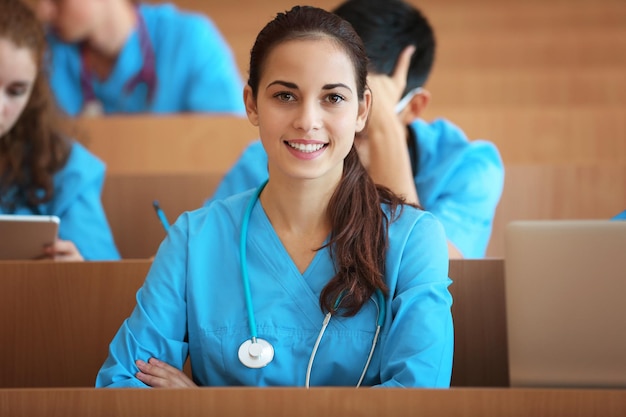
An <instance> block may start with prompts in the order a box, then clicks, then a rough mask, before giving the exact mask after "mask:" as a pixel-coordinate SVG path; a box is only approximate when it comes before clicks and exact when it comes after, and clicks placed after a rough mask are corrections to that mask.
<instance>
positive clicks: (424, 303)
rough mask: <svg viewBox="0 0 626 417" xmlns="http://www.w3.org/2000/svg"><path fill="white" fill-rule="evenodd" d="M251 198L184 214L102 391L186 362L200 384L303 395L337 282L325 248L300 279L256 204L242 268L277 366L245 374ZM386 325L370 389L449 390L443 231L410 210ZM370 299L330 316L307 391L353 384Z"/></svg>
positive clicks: (394, 255) (361, 360)
mask: <svg viewBox="0 0 626 417" xmlns="http://www.w3.org/2000/svg"><path fill="white" fill-rule="evenodd" d="M252 194H253V190H250V191H249V192H245V193H241V194H238V195H235V196H232V197H230V198H228V199H225V200H221V201H216V202H214V203H213V204H211V205H210V206H209V207H206V208H201V209H199V210H196V211H193V212H188V213H184V214H183V215H181V217H180V218H179V219H178V220H177V221H176V223H175V224H174V225H173V226H172V228H171V229H170V232H169V234H168V236H167V237H166V239H165V240H164V241H163V243H162V244H161V246H160V248H159V251H158V253H157V255H156V258H155V259H154V263H153V265H152V268H151V269H150V272H149V273H148V276H147V278H146V280H145V283H144V285H143V286H142V288H141V289H140V290H139V291H138V293H137V297H136V298H137V306H136V307H135V309H134V311H133V312H132V314H131V316H130V317H129V318H128V319H126V320H125V321H124V323H123V324H122V326H121V328H120V329H119V331H118V333H117V334H116V335H115V337H114V339H113V341H112V343H111V345H110V348H109V356H108V358H107V359H106V361H105V363H104V365H103V366H102V368H101V369H100V372H99V374H98V376H97V379H96V386H98V387H106V386H108V387H131V386H137V387H141V386H145V385H144V384H143V383H142V382H141V381H139V380H138V379H136V378H135V377H134V375H135V373H136V372H138V368H137V367H136V366H135V360H137V359H141V360H144V361H147V360H148V359H149V358H151V357H155V358H158V359H160V360H162V361H165V362H167V363H169V364H171V365H173V366H175V367H177V368H178V369H182V366H183V363H184V362H185V360H186V358H187V355H188V354H189V357H190V360H191V365H192V372H193V377H194V380H195V382H196V383H197V384H199V385H201V386H303V385H304V383H305V376H306V369H307V363H308V361H309V356H310V354H311V352H312V349H313V346H314V344H315V340H316V338H317V335H318V333H319V331H320V328H321V326H322V321H323V320H324V314H323V313H322V311H321V309H320V306H319V296H320V293H321V291H322V288H323V287H324V286H325V285H326V283H327V282H328V281H329V280H330V279H331V278H332V276H334V270H335V269H334V264H333V262H332V260H331V258H330V254H329V250H328V249H323V250H320V251H318V252H317V253H316V255H315V257H314V259H313V260H312V262H311V264H310V265H309V266H308V268H307V269H306V271H305V272H304V273H303V274H301V273H300V272H299V270H298V268H297V267H296V266H295V264H294V263H293V261H292V260H291V258H290V257H289V255H288V253H287V251H286V249H285V248H284V246H283V245H282V243H281V241H280V239H279V237H278V235H277V234H276V232H275V231H274V229H273V228H272V225H271V223H270V221H269V219H268V218H267V216H266V215H265V211H264V210H263V208H262V206H261V204H260V203H259V202H258V201H257V202H256V204H255V206H254V208H253V210H252V213H251V217H250V223H249V233H248V239H247V265H248V270H249V276H250V288H251V294H252V303H253V306H254V313H255V316H256V324H257V329H258V337H259V338H262V339H265V340H267V341H269V342H270V343H271V344H272V345H273V346H274V350H275V356H274V360H273V361H272V362H270V363H269V364H268V365H267V366H266V367H264V368H260V369H250V368H247V367H245V366H244V365H242V364H241V363H240V361H239V359H238V349H239V346H240V344H241V343H242V342H244V341H245V340H248V339H250V330H249V327H248V320H247V310H246V303H245V298H244V289H243V284H242V277H241V267H240V263H239V262H240V258H239V238H240V232H241V224H242V220H243V216H244V211H245V208H246V206H247V205H248V202H249V200H250V198H251V197H252ZM385 279H386V282H387V285H388V286H389V294H391V295H390V297H388V299H387V302H386V318H385V323H384V326H383V328H382V330H381V335H380V339H379V342H378V345H377V347H376V350H375V353H374V356H373V358H372V362H371V364H370V367H369V369H368V371H367V374H366V376H365V379H364V382H363V385H383V386H404V387H448V386H449V384H450V376H451V370H452V353H453V326H452V318H451V312H450V306H451V303H452V298H451V295H450V293H449V291H448V286H449V284H450V282H451V281H450V279H449V278H448V257H447V246H446V240H445V234H444V232H443V229H442V227H441V225H440V223H439V222H438V221H437V220H436V219H435V218H434V217H433V216H432V215H431V214H430V213H427V212H423V211H420V210H418V209H415V208H412V207H406V208H405V209H404V211H403V213H402V215H401V216H400V217H399V218H397V220H396V221H395V222H393V223H392V224H391V226H390V228H389V249H388V251H387V261H386V275H385ZM376 320H377V307H376V304H374V302H373V301H372V300H370V301H369V302H368V303H366V304H365V306H364V307H363V308H362V309H361V310H360V311H359V313H358V314H357V315H356V316H354V317H339V316H334V317H333V318H332V319H331V320H330V324H329V326H328V328H327V330H326V332H325V334H324V336H323V339H322V341H321V343H320V345H319V349H318V351H317V355H316V356H315V361H314V363H313V367H312V372H311V386H355V385H356V384H357V382H358V380H359V377H360V375H361V372H362V371H363V367H364V365H365V362H366V360H367V356H368V354H369V351H370V348H371V345H372V340H373V337H374V333H375V328H376Z"/></svg>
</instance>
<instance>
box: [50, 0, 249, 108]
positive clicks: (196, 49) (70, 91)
mask: <svg viewBox="0 0 626 417" xmlns="http://www.w3.org/2000/svg"><path fill="white" fill-rule="evenodd" d="M139 13H140V14H141V16H142V17H143V19H144V22H145V24H146V27H147V31H148V33H149V37H150V39H151V41H152V45H153V47H154V54H155V58H156V65H155V70H156V76H157V87H156V91H155V96H154V99H153V101H152V102H150V101H149V100H147V93H148V89H147V87H146V85H145V84H144V83H141V84H139V85H138V86H137V87H135V88H134V89H133V90H132V91H131V92H130V94H126V93H125V92H124V85H125V84H126V83H127V82H128V81H129V80H130V79H131V78H132V77H133V76H134V75H135V74H137V73H138V72H139V70H140V69H141V68H142V65H143V57H142V52H141V48H140V42H139V33H138V30H137V29H135V31H134V32H133V33H132V34H131V35H130V37H129V39H128V40H127V41H126V44H125V45H124V47H123V49H122V51H121V52H120V54H119V57H118V59H117V62H116V63H115V66H114V68H113V70H112V72H111V74H110V75H109V77H108V78H107V79H106V80H104V81H102V82H101V81H98V80H96V79H94V80H92V84H91V85H92V86H93V89H94V93H95V95H96V97H97V98H98V100H99V101H100V103H101V104H102V105H103V107H104V112H105V113H146V112H153V113H178V112H213V113H227V114H236V115H244V114H245V109H244V105H243V99H242V91H243V82H242V80H241V76H240V74H239V70H238V68H237V65H236V63H235V60H234V58H233V55H232V52H231V50H230V48H229V47H228V45H227V44H226V41H225V40H224V38H223V37H222V35H221V34H220V32H219V31H218V29H217V28H216V27H215V26H214V24H213V23H212V22H211V21H210V20H209V19H207V18H206V17H204V16H202V15H200V14H194V13H188V12H183V11H180V10H178V9H177V8H176V7H175V6H173V5H171V4H162V5H147V4H143V5H140V6H139ZM48 41H49V47H50V52H51V56H52V62H51V70H50V83H51V86H52V90H53V92H54V94H55V96H56V99H57V102H58V104H59V105H60V107H61V108H62V109H63V110H65V111H66V112H67V113H68V114H70V115H73V116H74V115H77V114H79V113H80V112H81V111H82V109H83V104H84V103H83V91H82V88H81V82H80V76H81V68H82V63H81V53H80V46H79V45H77V44H68V43H64V42H62V41H61V40H60V39H59V38H57V37H56V36H54V35H53V34H50V36H49V39H48Z"/></svg>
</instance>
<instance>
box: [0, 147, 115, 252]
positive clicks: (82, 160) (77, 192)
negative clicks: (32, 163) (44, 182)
mask: <svg viewBox="0 0 626 417" xmlns="http://www.w3.org/2000/svg"><path fill="white" fill-rule="evenodd" d="M104 177H105V166H104V164H103V163H102V162H101V161H100V160H99V159H98V158H96V157H95V156H94V155H92V154H91V153H89V151H88V150H87V149H85V148H84V147H83V146H82V145H80V144H79V143H76V142H75V143H73V145H72V148H71V150H70V155H69V158H68V161H67V163H66V164H65V166H64V167H63V168H62V169H61V170H60V171H58V172H57V173H56V174H55V175H54V179H53V184H54V195H53V197H52V199H51V200H50V201H48V202H47V203H44V204H40V205H38V206H37V207H34V208H33V207H27V206H24V205H21V206H18V207H16V208H15V210H13V211H11V212H10V213H9V212H6V209H3V208H2V207H1V206H0V214H42V215H49V216H52V215H54V216H58V217H59V218H60V219H61V224H60V226H59V238H60V239H63V240H71V241H72V242H73V243H74V244H75V245H76V248H77V249H78V250H79V251H80V253H81V255H82V256H83V258H85V260H91V261H96V260H118V259H120V254H119V252H118V251H117V248H116V246H115V242H114V241H113V235H112V233H111V229H110V228H109V223H108V222H107V219H106V215H105V213H104V208H103V207H102V202H101V200H100V195H101V193H102V186H103V185H104Z"/></svg>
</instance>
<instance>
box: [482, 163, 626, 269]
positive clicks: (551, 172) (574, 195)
mask: <svg viewBox="0 0 626 417" xmlns="http://www.w3.org/2000/svg"><path fill="white" fill-rule="evenodd" d="M625 184H626V164H613V165H609V164H606V165H596V164H584V165H583V164H581V165H570V164H563V165H513V166H507V167H506V176H505V183H504V192H503V194H502V199H501V200H500V204H499V205H498V208H497V210H496V216H495V219H494V227H493V233H492V235H491V241H490V242H489V247H488V250H487V254H488V255H489V256H493V257H499V258H502V257H504V256H505V253H504V229H505V227H506V225H507V224H508V223H509V222H510V221H512V220H525V219H528V220H541V219H608V218H611V217H613V216H615V215H617V214H618V213H620V212H622V211H623V210H624V209H625V208H626V186H625Z"/></svg>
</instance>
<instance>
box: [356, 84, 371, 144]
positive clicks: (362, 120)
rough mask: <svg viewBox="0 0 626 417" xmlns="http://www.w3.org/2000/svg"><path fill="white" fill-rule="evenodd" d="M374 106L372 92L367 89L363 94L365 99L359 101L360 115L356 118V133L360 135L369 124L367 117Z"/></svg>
mask: <svg viewBox="0 0 626 417" xmlns="http://www.w3.org/2000/svg"><path fill="white" fill-rule="evenodd" d="M371 106H372V91H371V90H370V89H369V88H366V89H365V91H364V92H363V99H362V100H359V113H358V114H357V117H356V132H357V133H360V132H361V131H362V130H363V129H364V128H365V124H366V123H367V116H368V115H369V113H370V108H371Z"/></svg>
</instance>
